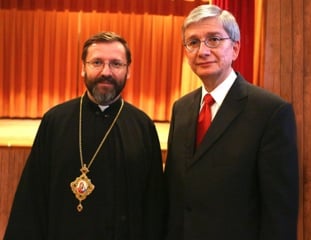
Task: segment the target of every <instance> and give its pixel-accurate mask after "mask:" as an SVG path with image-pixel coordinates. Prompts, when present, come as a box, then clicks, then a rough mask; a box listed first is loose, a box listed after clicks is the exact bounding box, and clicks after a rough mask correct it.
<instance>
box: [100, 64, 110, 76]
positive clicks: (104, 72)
mask: <svg viewBox="0 0 311 240" xmlns="http://www.w3.org/2000/svg"><path fill="white" fill-rule="evenodd" d="M101 74H102V75H104V76H108V75H111V69H110V66H109V63H103V69H102V70H101Z"/></svg>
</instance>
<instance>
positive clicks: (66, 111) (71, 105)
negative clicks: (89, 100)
mask: <svg viewBox="0 0 311 240" xmlns="http://www.w3.org/2000/svg"><path fill="white" fill-rule="evenodd" d="M79 105H80V97H78V98H74V99H71V100H68V101H65V102H63V103H59V104H57V105H55V106H53V107H52V108H50V109H49V110H48V111H46V112H45V114H44V115H43V119H62V118H66V117H69V116H72V114H73V113H77V112H78V110H79Z"/></svg>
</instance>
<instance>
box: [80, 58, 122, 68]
mask: <svg viewBox="0 0 311 240" xmlns="http://www.w3.org/2000/svg"><path fill="white" fill-rule="evenodd" d="M95 62H100V65H98V66H95V65H94V64H95ZM85 63H86V64H88V65H89V66H90V67H91V68H92V69H95V70H103V69H104V68H105V65H106V64H108V67H109V69H110V70H111V71H114V70H115V71H116V70H120V69H122V68H123V67H125V66H128V64H127V63H122V62H120V61H119V60H112V61H108V62H105V61H101V60H99V59H93V60H91V61H86V62H85ZM112 64H116V65H115V66H113V65H112Z"/></svg>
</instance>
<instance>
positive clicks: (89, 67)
mask: <svg viewBox="0 0 311 240" xmlns="http://www.w3.org/2000/svg"><path fill="white" fill-rule="evenodd" d="M112 63H113V64H112ZM116 63H118V64H119V63H120V64H123V65H120V66H119V67H118V68H116V67H115V65H116ZM81 75H82V77H83V78H84V82H85V85H86V88H87V92H88V96H89V97H90V99H91V100H92V101H93V102H95V103H97V104H100V105H108V104H110V103H111V102H113V101H114V100H115V99H117V98H118V97H119V95H120V93H121V92H122V90H123V88H124V86H125V83H126V80H127V79H128V78H129V76H130V74H129V66H128V65H127V59H126V53H125V48H124V46H123V45H122V44H121V43H120V42H118V41H114V42H98V43H93V44H92V45H90V46H89V48H88V51H87V56H86V61H85V62H83V63H82V73H81Z"/></svg>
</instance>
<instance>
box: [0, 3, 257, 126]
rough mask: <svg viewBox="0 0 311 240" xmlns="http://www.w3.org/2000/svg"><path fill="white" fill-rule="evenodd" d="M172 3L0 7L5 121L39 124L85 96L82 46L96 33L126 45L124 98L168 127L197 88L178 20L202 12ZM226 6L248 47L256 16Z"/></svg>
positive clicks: (0, 93) (1, 114)
mask: <svg viewBox="0 0 311 240" xmlns="http://www.w3.org/2000/svg"><path fill="white" fill-rule="evenodd" d="M169 2H170V3H169V4H166V5H165V4H164V3H163V1H160V0H159V2H157V3H155V2H154V3H152V5H151V6H149V5H150V1H143V2H142V4H141V5H139V4H137V2H135V1H133V2H132V1H130V3H129V2H127V1H108V0H107V1H88V2H87V1H82V0H78V1H75V2H74V1H70V0H66V1H62V4H61V2H60V1H55V2H49V3H48V2H47V1H45V0H36V1H29V0H27V1H26V0H21V1H17V0H12V1H8V0H5V1H4V0H2V1H1V0H0V7H1V9H0V35H1V36H2V41H1V42H0V53H1V54H0V106H1V108H0V118H7V117H9V118H41V117H42V114H43V113H44V112H45V111H47V110H48V109H49V108H51V107H52V106H54V105H56V104H58V103H61V102H63V101H65V100H68V99H71V98H73V97H77V96H80V95H81V94H82V93H83V92H84V91H85V87H84V82H83V79H82V77H81V74H80V73H81V57H80V56H81V48H82V45H83V43H84V41H85V40H86V39H87V38H88V37H89V36H90V35H92V34H94V33H96V32H98V31H114V32H116V33H119V34H120V35H122V36H124V37H125V39H126V40H127V41H128V44H129V46H130V48H131V50H132V55H133V56H132V57H133V63H132V65H131V75H130V79H129V80H128V82H127V84H126V87H125V90H124V93H123V97H124V98H125V99H126V100H127V101H129V102H130V103H132V104H134V105H135V106H137V107H139V108H140V109H142V110H143V111H145V112H146V113H147V114H148V115H149V116H150V117H151V118H152V119H153V120H155V121H169V120H170V114H171V106H172V104H173V102H174V101H175V100H176V99H178V98H179V97H180V96H181V95H183V94H185V93H187V92H189V91H191V90H192V89H194V88H196V87H197V86H198V82H195V83H192V82H189V81H197V80H192V78H194V79H195V76H192V77H191V76H190V77H188V76H189V74H191V72H190V70H189V69H187V66H186V64H185V63H184V55H183V51H184V50H183V46H182V42H181V25H182V22H183V20H184V16H181V15H180V14H181V13H182V14H184V15H187V14H188V13H189V11H190V10H191V9H192V8H193V7H195V6H197V5H200V4H202V2H201V1H198V0H196V1H193V2H183V1H181V0H175V1H169ZM224 2H226V4H228V3H230V6H228V7H229V9H228V10H230V11H233V10H234V11H235V12H233V13H234V14H235V15H239V16H240V17H241V19H240V18H239V21H242V22H245V21H246V22H247V21H248V22H249V24H246V27H245V29H242V30H241V32H242V39H245V38H244V36H245V35H246V39H248V40H247V42H250V40H249V39H251V38H252V37H253V36H252V34H253V32H252V31H251V30H249V26H250V25H251V22H252V19H251V18H250V16H251V12H250V10H247V12H246V11H245V9H246V7H244V5H243V4H239V1H238V0H234V1H224ZM246 2H248V1H246ZM250 2H253V1H250ZM213 3H215V4H218V5H219V6H221V7H223V6H227V5H222V4H223V3H221V1H218V2H217V1H213ZM148 4H149V5H148ZM240 5H243V8H242V6H240ZM233 6H235V8H234V7H233ZM248 6H250V4H248ZM96 8H97V9H98V10H97V11H95V10H92V9H96ZM109 8H111V9H112V10H113V11H112V10H109V11H108V10H107V9H109ZM135 8H139V10H137V11H132V10H133V9H135ZM53 9H54V10H53ZM85 9H87V10H88V11H87V10H85ZM105 9H106V10H105ZM117 9H127V10H126V11H124V12H122V11H117ZM148 9H149V10H148ZM150 9H151V10H150ZM99 10H102V11H99ZM161 11H162V12H163V13H164V14H162V15H161V14H152V13H158V12H161ZM169 12H171V13H170V14H168V13H169ZM247 15H249V16H247ZM244 19H246V20H244ZM243 26H244V25H243V24H242V27H243ZM242 41H243V40H242ZM242 43H243V42H242ZM248 47H249V48H248ZM242 51H244V52H245V53H247V54H245V57H243V54H242V57H241V56H239V59H238V60H239V61H240V63H239V64H237V68H238V70H239V71H241V72H242V74H244V75H247V74H250V73H251V74H252V66H251V67H249V65H250V64H252V59H251V58H252V56H253V54H252V51H253V49H252V46H250V45H249V43H247V44H246V47H245V48H244V50H242ZM246 69H247V71H248V70H249V72H246ZM244 71H245V72H246V73H245V72H244ZM189 78H190V79H189ZM250 79H251V78H249V79H248V80H250Z"/></svg>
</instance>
